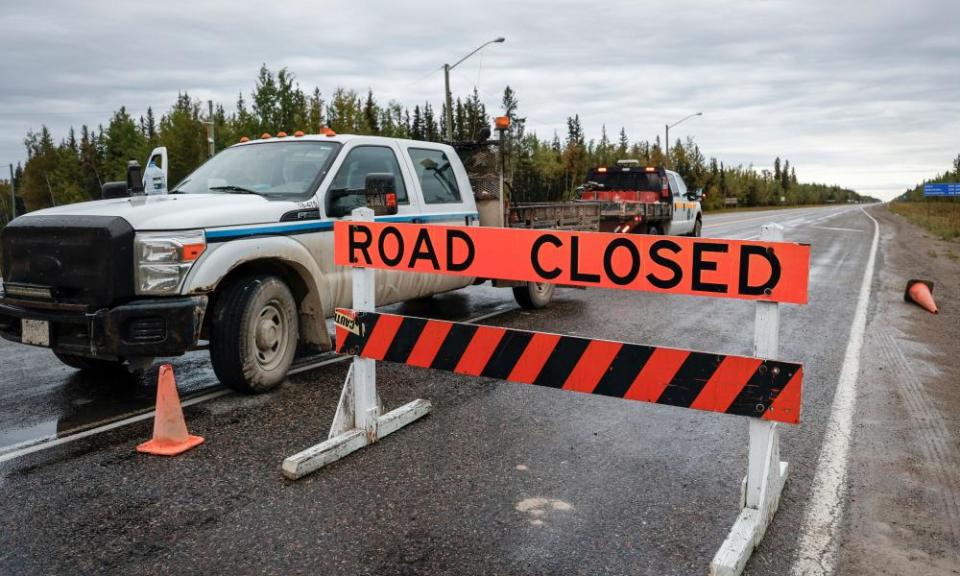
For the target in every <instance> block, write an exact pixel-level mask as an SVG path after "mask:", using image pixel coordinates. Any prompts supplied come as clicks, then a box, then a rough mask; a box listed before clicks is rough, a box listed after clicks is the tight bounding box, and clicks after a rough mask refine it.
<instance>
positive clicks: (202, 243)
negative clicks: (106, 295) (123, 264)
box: [133, 230, 207, 294]
mask: <svg viewBox="0 0 960 576" xmlns="http://www.w3.org/2000/svg"><path fill="white" fill-rule="evenodd" d="M133 249H134V253H135V256H136V264H137V294H175V293H177V292H179V291H180V288H181V287H182V286H183V281H184V280H185V279H186V277H187V273H189V272H190V268H191V267H192V266H193V263H194V262H195V261H196V260H197V258H200V255H201V254H203V251H204V250H206V249H207V240H206V237H205V236H204V234H203V230H191V231H186V232H151V233H148V234H137V238H136V240H135V241H134V246H133Z"/></svg>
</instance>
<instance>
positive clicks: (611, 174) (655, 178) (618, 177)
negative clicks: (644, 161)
mask: <svg viewBox="0 0 960 576" xmlns="http://www.w3.org/2000/svg"><path fill="white" fill-rule="evenodd" d="M587 180H588V181H590V182H595V183H597V184H599V185H600V186H601V187H602V189H604V190H637V191H649V192H659V191H660V190H661V189H662V188H663V183H662V182H661V180H660V175H659V174H657V173H656V172H634V171H631V172H622V171H617V170H616V169H614V168H611V169H610V171H608V172H599V171H597V170H591V171H590V173H589V174H587Z"/></svg>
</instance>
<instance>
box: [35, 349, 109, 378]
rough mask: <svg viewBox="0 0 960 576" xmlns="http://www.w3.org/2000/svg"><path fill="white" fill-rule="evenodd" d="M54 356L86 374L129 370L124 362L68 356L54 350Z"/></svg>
mask: <svg viewBox="0 0 960 576" xmlns="http://www.w3.org/2000/svg"><path fill="white" fill-rule="evenodd" d="M53 355H54V356H56V357H57V360H59V361H61V362H63V363H64V364H66V365H67V366H69V367H71V368H76V369H77V370H82V371H84V372H104V373H106V372H119V371H125V370H126V369H127V368H126V366H124V365H123V360H103V359H100V358H87V357H86V356H77V355H76V354H67V353H65V352H57V351H56V350H54V352H53Z"/></svg>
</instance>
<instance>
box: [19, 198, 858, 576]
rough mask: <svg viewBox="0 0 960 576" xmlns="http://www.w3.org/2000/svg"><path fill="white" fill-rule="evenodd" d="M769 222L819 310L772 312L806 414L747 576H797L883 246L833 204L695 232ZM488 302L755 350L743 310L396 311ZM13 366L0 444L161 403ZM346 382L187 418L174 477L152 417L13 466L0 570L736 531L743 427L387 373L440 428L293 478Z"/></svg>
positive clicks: (507, 554)
mask: <svg viewBox="0 0 960 576" xmlns="http://www.w3.org/2000/svg"><path fill="white" fill-rule="evenodd" d="M770 221H776V222H778V223H780V224H782V225H783V226H784V227H785V240H787V241H800V242H809V243H811V244H812V250H813V252H812V259H811V272H810V277H811V293H810V304H809V305H808V306H783V307H782V319H781V332H780V339H781V346H780V350H781V358H783V359H785V360H791V361H801V362H804V363H805V364H806V367H805V390H804V408H803V410H804V411H803V416H802V424H801V426H799V427H790V426H787V427H784V429H783V436H782V443H781V455H782V457H783V458H784V459H785V460H788V461H789V462H790V463H791V475H790V478H789V480H788V482H787V486H786V489H785V491H784V494H783V498H782V500H781V505H780V511H779V512H778V513H777V516H776V517H775V519H774V522H773V524H772V525H771V528H770V530H769V531H768V533H767V536H766V538H765V539H764V541H763V543H762V545H761V547H760V548H759V549H758V551H757V552H756V553H755V554H754V557H753V559H752V560H751V563H750V564H749V566H748V573H750V574H786V573H789V570H790V563H791V561H792V557H793V551H794V549H795V544H796V542H795V540H796V532H797V529H798V526H799V524H800V521H801V519H802V515H803V511H804V502H805V499H806V497H807V494H808V492H809V489H810V482H811V478H812V475H813V473H814V469H815V467H816V463H817V456H818V454H819V446H820V440H821V438H822V436H823V432H824V425H825V422H826V421H827V419H828V416H829V408H830V403H831V400H832V398H833V391H834V387H835V384H836V382H837V379H838V373H839V369H840V364H841V362H842V360H843V351H844V348H845V346H846V341H847V333H848V331H849V327H850V324H851V320H852V316H853V304H854V303H855V300H856V294H855V292H856V290H855V289H853V288H852V287H854V286H858V285H859V283H860V279H861V276H862V274H863V268H864V262H865V260H866V254H867V251H868V249H869V246H870V238H871V235H872V232H873V228H872V224H871V223H870V221H869V219H868V218H867V217H866V216H865V215H864V214H863V213H862V212H861V211H860V210H859V208H856V207H847V206H843V207H830V208H814V209H796V210H779V211H769V212H744V213H734V214H720V215H716V216H708V217H707V218H706V219H705V227H704V235H705V236H710V237H728V238H741V239H751V238H756V237H757V236H758V235H759V229H760V225H761V224H762V223H766V222H770ZM418 306H420V307H422V309H419V310H418V309H416V307H418ZM498 308H502V309H504V310H508V311H507V312H505V313H504V314H501V315H499V316H497V317H495V318H492V319H490V320H488V321H486V322H487V323H490V324H497V325H502V326H507V327H514V328H523V329H532V330H543V331H550V332H558V333H565V334H572V335H581V336H597V337H603V338H609V339H614V340H626V341H633V342H639V343H645V344H653V345H666V346H672V347H678V348H690V349H697V350H708V351H718V352H724V353H728V354H744V355H749V354H750V353H751V352H752V350H751V348H752V334H753V314H754V305H753V304H752V303H750V302H745V301H734V300H720V299H713V298H696V297H681V296H667V295H660V294H647V293H632V292H623V291H583V290H559V291H558V296H557V298H556V302H555V304H554V305H553V306H552V307H551V308H549V309H548V310H545V311H539V312H533V313H530V312H522V311H518V310H513V309H512V308H513V304H512V298H511V295H510V292H509V291H507V290H502V291H501V290H494V289H491V288H488V287H472V288H470V289H467V290H464V291H461V292H460V293H455V294H449V295H445V296H441V297H438V298H435V299H434V300H433V302H431V303H427V304H423V303H413V304H412V305H406V307H401V310H402V311H403V312H404V313H408V314H415V315H421V316H432V317H444V318H450V319H465V318H469V317H475V316H477V315H480V314H483V313H484V311H493V310H497V309H498ZM451 310H453V311H451ZM0 362H2V364H3V366H5V367H10V366H12V367H13V368H12V369H7V368H5V369H4V371H3V374H2V376H0V438H2V442H0V444H3V445H7V446H9V445H10V444H15V443H18V442H29V441H31V440H35V439H36V438H38V437H43V436H44V435H47V434H50V433H51V431H53V432H54V433H55V432H56V431H57V430H66V429H68V428H74V429H75V428H77V427H78V426H84V425H89V424H85V423H87V422H97V421H102V420H103V419H105V418H110V417H114V418H115V417H116V416H117V414H126V413H129V412H130V411H132V410H137V409H140V410H142V409H144V408H145V407H149V406H150V404H151V403H152V395H153V392H152V390H151V388H150V383H149V379H148V378H147V377H145V379H144V380H139V381H134V382H129V381H128V382H124V381H120V379H118V381H104V380H101V381H89V380H87V379H86V378H84V377H82V376H79V375H77V374H76V373H74V372H73V371H71V370H69V369H67V368H65V367H61V366H59V365H58V363H57V361H56V359H55V358H53V356H52V355H50V354H49V353H47V352H45V351H43V350H35V349H29V348H24V347H20V346H13V345H10V344H8V343H2V344H0ZM345 370H346V366H345V365H344V364H338V365H334V366H329V367H327V368H325V369H323V370H315V371H307V372H304V373H301V374H299V375H296V376H294V377H293V378H292V379H291V382H290V383H288V384H287V385H286V386H284V387H283V388H282V389H281V390H280V391H278V392H277V393H274V394H269V395H265V396H258V397H246V396H240V395H235V394H231V395H228V396H224V397H222V398H218V399H216V400H212V401H210V402H206V403H203V404H201V405H197V406H194V407H191V408H189V409H188V410H187V414H188V418H189V419H190V425H191V432H193V433H198V434H201V435H205V436H207V444H205V445H204V446H203V447H202V449H198V450H195V451H194V452H192V453H190V454H189V455H187V456H185V457H182V458H180V459H177V460H158V459H144V458H141V457H137V456H135V454H134V453H133V444H134V443H135V442H137V441H140V440H142V439H143V438H144V437H145V435H146V434H148V433H149V424H148V423H143V424H139V425H133V426H130V427H126V428H123V429H118V430H114V431H111V432H109V433H105V434H103V435H98V436H96V437H93V438H90V439H84V440H82V441H79V442H77V443H75V444H72V445H70V446H68V447H57V448H54V449H51V450H49V451H43V452H38V453H36V454H31V455H29V456H25V457H23V458H18V459H16V460H14V461H11V462H7V463H4V464H0V474H2V476H0V478H2V480H0V482H2V484H0V490H2V491H3V492H4V498H3V504H2V505H0V514H2V515H4V517H6V518H8V525H11V526H17V529H15V530H10V531H4V533H3V535H0V550H3V552H2V553H0V572H4V571H9V570H10V569H11V568H18V569H19V570H17V571H18V572H23V573H41V572H56V571H62V570H64V569H65V568H66V567H74V568H77V569H79V570H80V571H89V572H123V573H144V574H153V573H161V572H173V571H182V572H183V573H204V572H213V571H216V572H229V573H261V572H276V573H300V572H303V573H315V572H317V571H320V572H323V573H342V574H354V573H357V574H362V573H363V574H365V573H369V574H388V573H389V574H393V573H396V574H419V573H423V574H429V573H445V574H446V573H449V574H482V573H483V574H489V573H510V574H555V573H569V574H576V573H583V574H598V573H610V574H625V573H631V574H699V573H704V572H705V570H706V566H707V564H708V563H709V561H710V558H712V556H713V554H714V552H715V551H716V549H717V548H718V547H719V545H720V543H721V542H722V541H723V539H724V537H725V536H726V534H727V531H728V530H729V528H730V526H731V525H732V523H733V520H734V519H735V517H736V515H737V513H738V507H737V500H738V493H739V486H740V480H741V479H742V477H743V474H744V473H745V471H746V437H747V426H746V421H745V420H744V419H741V418H737V417H729V416H719V415H716V414H707V413H699V412H696V411H691V410H682V409H674V408H669V407H662V406H652V405H646V404H641V403H633V402H622V401H618V400H615V399H610V398H599V397H593V396H583V395H577V394H566V393H558V392H556V391H552V390H544V389H538V388H534V387H524V386H518V385H511V384H504V383H496V382H493V381H488V380H480V379H466V378H462V377H459V376H456V375H453V374H445V373H438V372H425V371H421V370H417V369H414V368H409V367H404V366H391V365H383V367H382V369H381V371H380V374H381V375H380V378H379V380H380V393H381V395H382V396H383V398H384V401H385V403H386V405H387V407H388V409H389V408H391V407H394V406H396V405H399V404H400V403H403V402H406V401H409V400H411V399H413V398H417V397H423V398H429V399H431V400H432V401H433V403H434V412H433V414H432V415H431V416H430V417H428V418H427V419H425V420H423V421H422V422H418V423H417V424H415V425H413V426H411V427H409V428H407V429H404V430H403V431H401V432H398V433H396V434H395V435H393V436H390V437H389V438H387V439H385V440H384V441H383V442H381V443H380V444H378V445H377V446H375V447H372V448H369V449H366V450H363V451H361V452H358V453H357V454H354V455H351V456H350V457H349V458H348V459H346V460H344V461H343V462H341V463H338V464H336V465H334V466H332V467H330V468H329V469H326V470H324V471H322V472H320V473H318V474H315V475H313V476H311V477H309V478H307V479H305V480H302V481H300V482H299V483H296V484H289V483H286V482H285V481H283V480H282V479H281V477H280V473H279V465H280V461H281V460H282V458H283V457H284V456H286V455H290V454H292V453H294V452H297V451H299V450H300V449H302V448H305V447H307V446H309V445H311V444H314V443H315V442H316V441H318V440H319V439H320V438H322V437H325V429H326V427H327V426H328V423H329V422H330V420H331V418H332V416H333V411H334V409H335V407H336V399H337V396H338V395H339V387H340V383H341V382H342V379H343V376H344V373H345ZM177 376H178V381H179V382H180V384H181V389H182V390H185V391H187V392H188V393H197V392H200V391H203V390H205V389H208V388H209V387H211V386H215V385H216V383H215V382H214V380H213V377H212V373H211V372H210V370H209V368H208V366H207V363H206V359H205V357H204V354H202V353H198V354H194V355H190V356H188V357H185V358H183V359H180V360H179V361H178V364H177ZM93 414H96V416H91V415H93ZM111 414H113V416H111ZM11 496H16V498H13V499H12V498H11ZM14 500H16V504H13V502H14ZM77 502H84V503H85V505H81V506H76V503H77ZM51 515H54V516H56V517H57V520H56V521H55V522H54V521H50V522H49V523H42V524H38V525H33V524H31V522H30V519H31V518H37V517H51ZM78 542H84V543H85V544H84V545H83V546H82V548H83V549H84V550H85V552H84V553H81V551H80V547H79V546H78ZM78 557H81V558H80V559H79V560H78Z"/></svg>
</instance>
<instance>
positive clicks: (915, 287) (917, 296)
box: [903, 280, 939, 314]
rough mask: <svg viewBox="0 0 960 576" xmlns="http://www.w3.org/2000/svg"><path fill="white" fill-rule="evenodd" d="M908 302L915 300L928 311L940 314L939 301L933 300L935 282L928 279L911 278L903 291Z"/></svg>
mask: <svg viewBox="0 0 960 576" xmlns="http://www.w3.org/2000/svg"><path fill="white" fill-rule="evenodd" d="M903 299H904V300H905V301H906V302H914V303H916V304H918V305H919V306H920V307H922V308H923V309H924V310H926V311H927V312H930V313H932V314H938V313H939V312H938V311H937V303H936V302H934V301H933V282H928V281H927V280H910V281H908V282H907V289H906V291H904V293H903Z"/></svg>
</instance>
